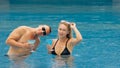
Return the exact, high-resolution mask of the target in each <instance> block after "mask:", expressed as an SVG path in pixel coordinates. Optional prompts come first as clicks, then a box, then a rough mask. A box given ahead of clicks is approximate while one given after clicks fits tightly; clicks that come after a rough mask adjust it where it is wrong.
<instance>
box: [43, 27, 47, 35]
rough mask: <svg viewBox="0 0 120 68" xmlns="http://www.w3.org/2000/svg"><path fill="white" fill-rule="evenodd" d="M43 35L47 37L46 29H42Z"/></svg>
mask: <svg viewBox="0 0 120 68" xmlns="http://www.w3.org/2000/svg"><path fill="white" fill-rule="evenodd" d="M42 31H43V35H46V30H45V27H42Z"/></svg>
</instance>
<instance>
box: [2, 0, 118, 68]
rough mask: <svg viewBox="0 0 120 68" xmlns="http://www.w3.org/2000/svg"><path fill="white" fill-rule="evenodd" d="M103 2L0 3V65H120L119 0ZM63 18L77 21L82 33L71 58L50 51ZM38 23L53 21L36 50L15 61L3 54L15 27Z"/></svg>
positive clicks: (68, 67)
mask: <svg viewBox="0 0 120 68" xmlns="http://www.w3.org/2000/svg"><path fill="white" fill-rule="evenodd" d="M19 1H20V0H19ZM36 1H37V0H36ZM45 1H46V0H45ZM103 1H104V0H103ZM106 1H107V0H106ZM11 2H13V1H11ZM20 3H21V2H20ZM102 3H103V4H104V5H101V2H100V4H99V2H97V4H99V5H91V4H92V3H91V4H89V5H83V4H82V5H75V4H74V5H69V4H68V5H57V6H56V5H39V4H31V3H30V4H15V2H14V3H13V4H9V3H8V4H7V3H6V2H5V3H4V4H0V68H120V19H119V17H120V10H119V2H118V3H117V2H115V3H117V4H114V3H113V4H111V2H110V3H109V4H107V5H105V3H104V2H102ZM87 4H88V3H87ZM94 4H95V3H94ZM60 20H67V21H73V22H75V23H76V24H77V28H78V30H79V31H80V32H81V34H82V36H83V40H82V42H81V43H79V44H77V46H76V47H75V48H74V49H73V53H72V55H71V56H70V58H62V59H61V57H57V56H54V55H50V54H48V53H47V48H46V44H47V40H48V39H53V38H56V37H57V28H58V24H59V22H60ZM39 24H47V25H50V26H51V27H52V33H51V34H50V35H48V36H45V37H41V43H40V46H39V47H38V49H37V51H36V52H34V53H33V54H31V55H30V56H29V57H28V58H27V59H25V61H24V62H21V63H16V64H14V63H13V62H12V61H10V60H9V59H8V58H7V57H5V56H4V55H5V54H6V53H7V50H8V48H9V46H7V45H6V44H5V40H6V38H7V37H8V35H9V33H10V32H11V31H12V30H13V29H14V28H16V27H18V26H21V25H26V26H31V27H37V26H38V25H39ZM73 35H74V34H73ZM45 40H46V41H45Z"/></svg>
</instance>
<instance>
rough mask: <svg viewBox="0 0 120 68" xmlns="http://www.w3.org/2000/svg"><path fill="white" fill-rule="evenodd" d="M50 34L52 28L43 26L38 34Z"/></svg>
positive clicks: (39, 28)
mask: <svg viewBox="0 0 120 68" xmlns="http://www.w3.org/2000/svg"><path fill="white" fill-rule="evenodd" d="M49 33H50V28H49V27H48V26H47V25H41V26H39V27H38V30H37V34H38V35H40V36H45V35H47V34H49Z"/></svg>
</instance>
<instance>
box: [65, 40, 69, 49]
mask: <svg viewBox="0 0 120 68" xmlns="http://www.w3.org/2000/svg"><path fill="white" fill-rule="evenodd" d="M68 41H69V39H68V40H67V41H66V44H65V45H66V47H67V43H68Z"/></svg>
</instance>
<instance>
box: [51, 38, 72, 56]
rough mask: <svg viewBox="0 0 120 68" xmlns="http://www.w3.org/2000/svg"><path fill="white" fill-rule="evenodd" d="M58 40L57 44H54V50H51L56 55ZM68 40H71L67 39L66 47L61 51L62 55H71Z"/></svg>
mask: <svg viewBox="0 0 120 68" xmlns="http://www.w3.org/2000/svg"><path fill="white" fill-rule="evenodd" d="M58 40H59V39H58ZM58 40H57V41H56V43H55V45H54V47H53V51H52V52H51V53H52V54H54V55H57V54H56V52H55V46H56V44H57V42H58ZM68 41H69V39H68V40H67V41H66V44H65V49H64V50H63V52H62V53H61V55H70V52H69V50H68V48H67V43H68Z"/></svg>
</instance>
